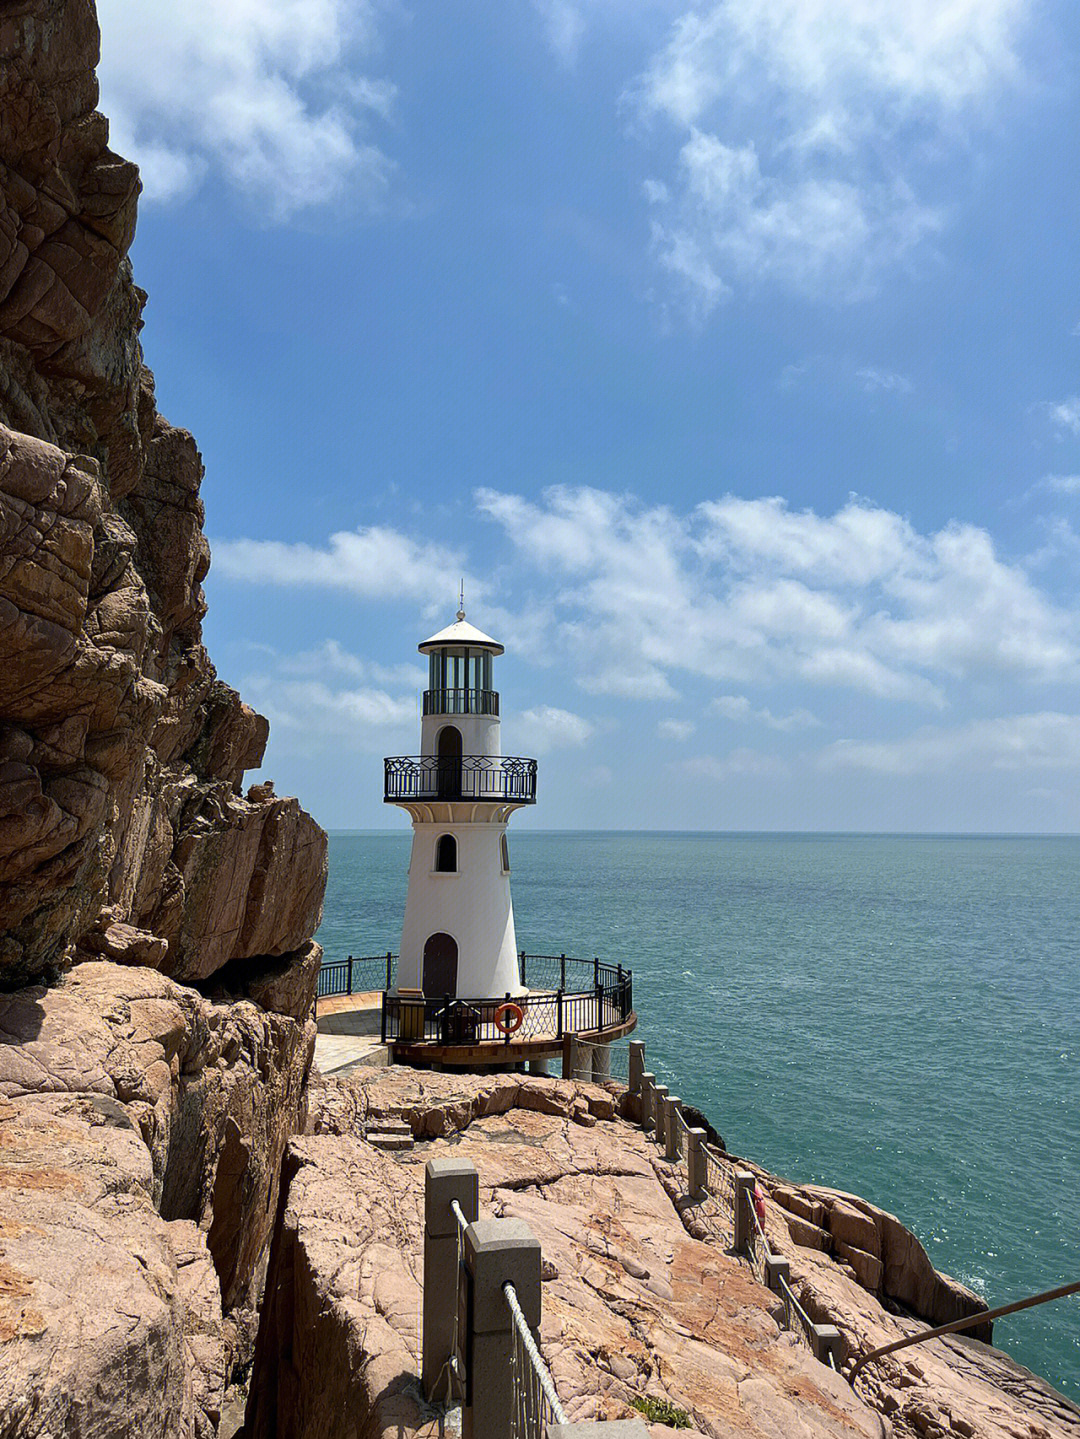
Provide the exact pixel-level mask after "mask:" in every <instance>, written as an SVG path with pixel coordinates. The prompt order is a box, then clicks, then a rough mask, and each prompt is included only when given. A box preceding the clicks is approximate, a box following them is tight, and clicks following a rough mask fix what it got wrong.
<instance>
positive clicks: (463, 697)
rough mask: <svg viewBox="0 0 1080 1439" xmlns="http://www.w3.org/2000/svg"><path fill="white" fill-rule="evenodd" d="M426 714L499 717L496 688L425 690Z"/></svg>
mask: <svg viewBox="0 0 1080 1439" xmlns="http://www.w3.org/2000/svg"><path fill="white" fill-rule="evenodd" d="M424 713H425V714H426V715H493V716H494V717H495V718H496V719H498V717H499V692H498V690H460V689H452V690H445V689H439V690H425V691H424Z"/></svg>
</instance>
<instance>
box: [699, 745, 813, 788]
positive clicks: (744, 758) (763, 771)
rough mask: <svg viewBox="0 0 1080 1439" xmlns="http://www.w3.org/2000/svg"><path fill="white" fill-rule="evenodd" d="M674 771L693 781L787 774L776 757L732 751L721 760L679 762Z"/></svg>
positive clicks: (704, 757) (706, 758) (702, 758)
mask: <svg viewBox="0 0 1080 1439" xmlns="http://www.w3.org/2000/svg"><path fill="white" fill-rule="evenodd" d="M675 768H677V769H679V770H681V772H682V773H683V774H687V775H690V776H691V778H693V779H705V780H714V781H720V780H726V779H733V778H737V777H741V776H750V777H752V778H757V779H772V778H774V777H776V776H777V775H782V774H786V773H787V769H788V767H787V765H786V764H785V763H784V761H783V760H782V759H779V758H778V757H777V756H776V755H771V754H762V753H761V751H760V750H754V749H733V750H732V751H731V753H730V754H727V755H724V756H723V758H718V757H717V756H716V755H711V754H702V755H695V756H694V757H693V758H692V759H687V760H682V761H681V762H680V763H679V764H678V765H677V766H675Z"/></svg>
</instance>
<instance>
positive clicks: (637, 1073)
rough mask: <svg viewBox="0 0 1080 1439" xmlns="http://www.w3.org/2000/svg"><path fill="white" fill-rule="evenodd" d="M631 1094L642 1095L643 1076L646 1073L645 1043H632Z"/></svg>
mask: <svg viewBox="0 0 1080 1439" xmlns="http://www.w3.org/2000/svg"><path fill="white" fill-rule="evenodd" d="M629 1072H630V1085H629V1088H630V1093H631V1094H640V1093H641V1076H642V1075H643V1074H644V1073H645V1041H644V1040H643V1039H632V1040H631V1041H630V1071H629Z"/></svg>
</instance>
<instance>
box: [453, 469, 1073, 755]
mask: <svg viewBox="0 0 1080 1439" xmlns="http://www.w3.org/2000/svg"><path fill="white" fill-rule="evenodd" d="M476 499H477V504H478V506H479V508H480V510H481V512H482V513H484V514H486V515H488V516H489V517H490V518H492V519H493V520H495V521H497V522H498V523H499V524H500V525H501V526H502V527H503V529H504V530H505V531H506V533H507V535H508V537H509V539H510V540H511V542H512V543H513V544H514V545H515V547H516V548H517V549H518V550H519V554H520V556H521V557H522V558H524V559H526V560H527V561H528V562H530V563H534V564H536V565H538V566H539V567H540V569H541V570H543V571H545V572H547V573H548V574H549V575H552V576H554V577H555V580H556V583H555V585H554V586H549V589H550V594H551V600H550V603H551V607H552V616H551V619H550V622H549V625H548V630H549V636H550V640H551V642H552V643H557V644H559V645H560V646H561V647H562V648H563V649H564V650H565V651H566V652H568V654H569V656H570V658H571V660H572V662H573V664H574V665H575V668H576V672H577V676H578V681H579V683H580V684H581V685H582V687H583V688H585V689H586V690H588V691H590V692H594V693H606V694H617V695H622V696H625V697H627V698H635V699H647V698H652V699H671V698H672V697H673V696H674V694H675V687H674V683H673V680H674V678H675V677H676V676H677V675H678V674H679V673H680V672H682V673H687V674H692V675H696V676H698V677H701V678H705V679H710V680H719V681H726V682H729V683H730V682H732V681H734V682H735V683H738V684H750V683H753V684H768V683H776V682H781V681H803V682H809V683H812V684H816V685H842V686H845V687H849V688H852V689H855V690H859V691H862V692H864V693H868V694H872V695H876V696H878V697H880V698H882V699H890V700H891V699H901V700H908V701H913V702H917V703H921V704H930V705H936V706H939V707H940V706H942V705H943V704H945V702H946V693H947V685H948V683H949V682H950V681H959V682H964V683H970V682H971V681H979V682H981V683H989V682H995V681H996V682H1002V683H1005V682H1010V681H1017V680H1019V681H1047V680H1054V681H1064V680H1067V679H1070V678H1076V677H1077V676H1078V675H1080V644H1078V640H1080V635H1078V621H1077V616H1076V615H1075V614H1073V613H1070V612H1068V611H1064V610H1061V609H1059V608H1057V607H1056V606H1055V605H1054V604H1053V603H1052V602H1051V601H1050V600H1049V599H1048V598H1047V597H1046V596H1045V595H1044V594H1043V593H1042V592H1041V591H1040V590H1039V589H1038V588H1037V587H1036V586H1035V585H1034V583H1033V582H1032V580H1031V578H1030V577H1029V575H1028V573H1027V572H1026V571H1025V570H1024V569H1023V568H1022V567H1021V566H1020V565H1017V564H1010V563H1007V562H1006V561H1004V560H1003V559H1001V557H1000V556H999V555H998V554H997V552H996V550H995V548H994V544H993V541H992V540H991V538H990V536H989V535H988V534H987V532H986V531H985V530H982V529H979V528H977V527H975V526H971V525H960V524H955V523H954V524H950V525H947V526H945V527H944V528H943V529H941V530H939V531H937V532H934V533H931V534H927V535H924V534H920V533H919V532H917V531H916V530H915V529H914V528H913V527H912V525H911V524H910V523H909V522H908V521H907V520H905V519H904V518H903V517H901V516H899V515H896V514H894V513H892V512H891V511H888V510H883V509H880V508H876V507H874V506H871V505H869V504H866V503H864V502H861V501H859V500H856V499H852V500H850V501H849V502H848V503H847V504H846V505H844V506H843V507H842V508H841V509H839V510H837V511H836V512H835V513H834V514H832V515H818V514H816V513H814V512H813V511H810V510H805V511H794V510H791V509H790V508H789V507H788V506H787V504H786V503H785V502H784V501H783V500H782V499H779V498H772V499H758V500H744V499H740V498H738V497H736V496H730V495H728V496H724V497H723V498H721V499H719V500H715V501H709V502H706V503H704V504H702V505H700V506H698V508H697V509H696V510H695V511H693V512H692V513H691V514H689V515H683V516H680V515H678V514H676V513H675V512H673V511H672V510H671V509H670V508H668V507H666V506H652V507H647V506H643V505H641V504H640V503H638V502H637V501H635V500H634V499H633V498H632V497H630V496H624V495H615V494H611V493H608V492H605V491H599V490H587V489H569V488H563V487H557V488H555V489H552V490H549V491H547V492H545V494H544V496H543V498H542V500H541V501H539V502H534V501H530V500H526V499H524V498H523V497H522V496H519V495H508V494H502V493H497V492H495V491H492V490H481V491H479V492H477V496H476ZM560 579H561V580H562V585H561V587H560V586H559V583H558V581H559V580H560ZM769 716H770V719H771V720H772V721H773V723H774V727H775V725H776V724H777V723H779V724H785V723H788V722H789V721H790V720H791V717H790V716H784V715H779V716H774V715H772V713H771V712H769ZM761 722H762V723H768V721H766V720H765V719H764V718H763V717H762V719H761ZM792 727H795V726H794V724H793V726H792Z"/></svg>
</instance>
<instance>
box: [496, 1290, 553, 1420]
mask: <svg viewBox="0 0 1080 1439" xmlns="http://www.w3.org/2000/svg"><path fill="white" fill-rule="evenodd" d="M502 1288H503V1294H504V1295H505V1297H506V1302H507V1304H508V1305H509V1306H510V1313H511V1316H512V1317H513V1320H514V1330H515V1333H516V1335H517V1340H518V1342H519V1343H520V1345H521V1348H522V1349H523V1350H524V1353H525V1355H526V1357H527V1359H528V1361H529V1365H530V1367H531V1369H532V1374H533V1378H534V1380H535V1382H536V1383H537V1384H538V1385H539V1388H540V1395H542V1396H543V1400H544V1401H545V1402H546V1404H547V1406H548V1408H549V1409H550V1410H551V1416H550V1417H551V1419H553V1420H554V1422H555V1423H556V1424H565V1423H566V1422H567V1420H566V1412H565V1410H564V1409H563V1407H562V1405H561V1404H560V1403H559V1396H558V1394H556V1392H555V1383H554V1380H553V1379H552V1377H551V1371H550V1370H549V1369H548V1367H547V1365H546V1364H545V1363H544V1356H543V1355H542V1354H541V1353H540V1350H539V1349H538V1348H537V1346H536V1340H535V1339H534V1338H533V1335H532V1330H531V1329H530V1328H529V1324H528V1320H527V1319H526V1318H525V1315H524V1313H523V1312H522V1308H521V1305H520V1303H519V1302H518V1297H517V1290H516V1289H515V1288H514V1286H513V1284H511V1283H510V1281H509V1280H507V1282H506V1283H505V1284H504V1285H503V1287H502ZM514 1357H515V1359H517V1358H518V1354H517V1345H515V1356H514ZM515 1367H516V1366H515ZM516 1377H517V1380H518V1382H517V1384H516V1385H515V1392H516V1398H517V1403H516V1406H515V1409H516V1413H515V1418H516V1419H517V1421H518V1423H517V1434H518V1435H519V1436H520V1439H526V1436H527V1435H531V1434H536V1435H537V1436H539V1435H541V1434H543V1433H545V1432H546V1430H545V1428H544V1418H545V1416H544V1415H543V1414H542V1413H541V1412H540V1411H541V1409H542V1407H543V1406H542V1405H541V1404H538V1403H536V1402H535V1398H536V1397H539V1396H536V1395H535V1393H534V1395H532V1396H530V1394H529V1392H528V1389H527V1386H526V1385H525V1384H524V1383H522V1376H521V1375H520V1374H519V1375H517V1376H516ZM530 1399H532V1400H533V1402H531V1403H530Z"/></svg>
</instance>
